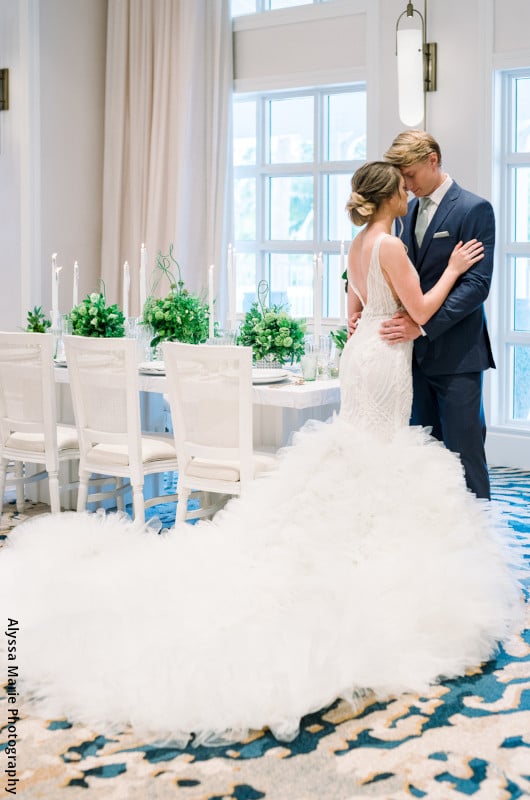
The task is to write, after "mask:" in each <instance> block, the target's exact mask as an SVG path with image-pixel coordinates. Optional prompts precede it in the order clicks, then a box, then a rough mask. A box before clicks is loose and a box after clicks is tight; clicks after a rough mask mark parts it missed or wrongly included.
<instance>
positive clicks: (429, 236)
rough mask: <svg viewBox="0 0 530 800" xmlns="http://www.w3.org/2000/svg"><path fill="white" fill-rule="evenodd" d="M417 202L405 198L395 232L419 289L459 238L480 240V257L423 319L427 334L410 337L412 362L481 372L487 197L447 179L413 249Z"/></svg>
mask: <svg viewBox="0 0 530 800" xmlns="http://www.w3.org/2000/svg"><path fill="white" fill-rule="evenodd" d="M418 206H419V203H418V200H417V198H414V199H413V200H412V201H411V202H410V203H409V208H408V212H407V216H406V217H404V218H403V220H402V221H403V226H404V227H403V232H402V234H401V238H402V240H403V242H404V244H405V246H406V247H407V251H408V255H409V258H410V259H411V261H412V263H413V264H414V266H415V267H416V269H417V271H418V274H419V276H420V284H421V288H422V290H423V292H426V291H428V290H429V289H430V288H431V287H432V286H433V285H434V284H435V283H436V281H437V280H438V278H439V277H440V275H441V274H442V272H443V270H444V269H445V267H446V266H447V263H448V261H449V257H450V255H451V252H452V250H453V248H454V246H455V245H456V244H457V243H458V242H459V241H463V242H467V241H468V240H469V239H478V240H479V241H481V242H482V243H483V244H484V258H482V259H481V261H479V262H478V263H477V264H475V265H474V266H473V267H471V269H470V270H469V271H468V272H467V273H466V274H465V275H462V276H461V277H460V278H459V279H458V281H457V283H456V284H455V286H454V287H453V289H452V291H451V293H450V294H449V296H448V297H447V299H446V300H445V302H444V304H443V305H442V307H441V308H440V309H439V310H438V311H437V312H436V314H434V315H433V316H432V317H431V318H430V320H429V321H428V322H426V323H425V325H423V329H424V331H425V332H426V334H427V335H426V336H422V337H420V338H418V339H416V340H415V342H414V356H415V359H416V362H417V363H418V364H419V365H420V366H421V369H422V370H423V371H424V372H425V373H426V374H427V375H452V374H457V373H463V372H481V371H482V370H485V369H488V368H489V367H495V362H494V360H493V354H492V352H491V344H490V339H489V335H488V329H487V323H486V315H485V312H484V305H483V303H484V301H485V300H486V298H487V296H488V293H489V290H490V285H491V277H492V272H493V250H494V247H495V217H494V214H493V208H492V206H491V204H490V203H489V202H488V201H487V200H484V199H483V198H481V197H478V196H477V195H475V194H472V193H471V192H468V191H466V190H465V189H462V188H461V187H460V186H458V184H456V183H454V182H453V183H452V184H451V186H450V188H449V190H448V191H447V192H446V194H445V196H444V198H443V200H442V202H441V203H440V205H439V207H438V208H437V210H436V213H435V214H434V217H433V218H432V220H431V222H430V224H429V227H428V228H427V230H426V232H425V236H424V239H423V242H422V245H421V248H419V249H418V245H417V243H416V236H415V234H414V228H415V225H416V217H417V215H418Z"/></svg>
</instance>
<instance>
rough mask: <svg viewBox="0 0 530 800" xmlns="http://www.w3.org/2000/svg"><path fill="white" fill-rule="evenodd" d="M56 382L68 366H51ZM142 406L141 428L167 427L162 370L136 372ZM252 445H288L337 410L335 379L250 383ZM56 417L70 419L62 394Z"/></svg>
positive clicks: (66, 379)
mask: <svg viewBox="0 0 530 800" xmlns="http://www.w3.org/2000/svg"><path fill="white" fill-rule="evenodd" d="M55 380H56V383H58V384H68V383H69V375H68V368H67V367H64V366H56V367H55ZM139 387H140V392H141V393H142V395H143V396H141V406H142V426H143V427H144V429H145V430H151V431H163V430H165V429H167V427H168V424H167V423H168V418H169V405H168V402H167V398H166V396H165V395H166V392H167V381H166V376H165V374H163V373H160V374H145V373H142V372H140V374H139ZM252 397H253V401H254V409H253V410H254V414H253V418H254V419H253V425H254V446H255V447H256V448H259V449H262V450H270V451H274V450H277V449H278V448H279V447H282V446H284V445H286V444H288V442H289V439H290V438H291V435H292V433H293V432H294V431H296V430H298V429H299V428H300V427H301V426H302V425H303V424H304V422H306V421H307V420H308V419H319V420H322V421H325V420H326V419H329V417H331V416H332V415H333V413H334V412H336V411H338V409H339V405H340V387H339V380H338V378H329V379H322V380H316V381H312V382H305V383H302V382H300V379H299V377H298V376H297V375H296V373H289V375H288V377H287V378H286V379H285V380H284V381H281V382H278V383H266V384H254V385H253V388H252ZM59 416H60V418H61V419H62V421H64V422H72V421H73V417H71V411H70V410H69V407H68V398H67V397H65V396H64V393H62V395H61V397H60V400H59Z"/></svg>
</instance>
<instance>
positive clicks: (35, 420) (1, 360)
mask: <svg viewBox="0 0 530 800" xmlns="http://www.w3.org/2000/svg"><path fill="white" fill-rule="evenodd" d="M53 348H54V338H53V336H52V335H51V334H46V333H24V332H21V333H12V332H1V333H0V497H1V498H2V500H3V497H4V492H5V487H6V483H11V484H14V485H15V486H16V489H17V510H18V511H23V509H24V486H25V485H26V484H31V483H34V482H35V481H38V480H41V479H43V478H46V477H47V478H48V485H49V494H50V508H51V511H52V513H54V514H56V513H58V512H59V511H60V510H61V502H60V491H61V490H65V489H71V488H72V487H73V486H74V484H72V483H66V482H65V483H63V484H62V485H60V481H59V465H60V464H61V463H62V462H65V461H73V460H77V459H78V458H79V443H78V438H77V432H76V429H75V427H74V426H72V425H61V424H57V411H56V393H55V380H54V373H53V369H54V367H53ZM27 464H34V465H40V466H43V467H44V469H40V470H39V469H37V471H35V472H33V473H31V472H27V471H26V465H27ZM11 468H13V469H14V475H13V477H10V478H7V470H8V469H11Z"/></svg>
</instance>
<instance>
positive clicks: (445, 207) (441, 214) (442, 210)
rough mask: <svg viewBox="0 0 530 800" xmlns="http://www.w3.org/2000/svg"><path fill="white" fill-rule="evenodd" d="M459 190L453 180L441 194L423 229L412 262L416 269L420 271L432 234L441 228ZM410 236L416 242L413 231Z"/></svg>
mask: <svg viewBox="0 0 530 800" xmlns="http://www.w3.org/2000/svg"><path fill="white" fill-rule="evenodd" d="M461 191H462V190H461V189H460V186H458V184H456V183H455V182H454V181H453V183H452V184H451V186H450V187H449V189H448V190H447V192H446V193H445V195H444V196H443V198H442V202H441V203H440V205H439V206H438V208H437V209H436V212H435V214H434V217H433V218H432V219H431V221H430V223H429V227H428V228H427V230H426V231H425V236H424V237H423V242H422V245H421V247H420V249H419V251H417V255H416V260H415V262H414V263H415V264H416V269H417V270H418V272H421V265H422V263H423V260H424V258H425V254H426V253H427V251H428V249H429V246H430V244H431V242H432V239H433V236H434V234H435V233H436V232H437V231H439V230H442V229H443V225H444V222H445V220H446V218H447V216H448V214H450V212H451V211H452V210H453V208H454V204H455V202H456V200H457V199H458V196H459V195H460V192H461ZM416 216H417V211H416V214H415V216H414V219H416ZM414 224H416V223H415V222H414ZM411 238H413V239H414V243H416V237H415V236H414V233H413V231H412V232H411Z"/></svg>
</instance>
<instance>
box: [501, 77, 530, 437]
mask: <svg viewBox="0 0 530 800" xmlns="http://www.w3.org/2000/svg"><path fill="white" fill-rule="evenodd" d="M496 77H497V85H498V87H499V96H498V104H497V105H498V107H497V109H496V111H497V119H498V120H501V124H500V125H499V126H498V127H497V130H496V139H497V142H496V147H495V152H496V154H497V175H496V178H497V181H496V183H497V203H496V205H497V209H498V215H497V216H498V219H497V243H496V245H497V246H496V250H497V268H496V277H495V283H494V285H495V308H494V313H493V315H492V317H493V320H494V330H495V341H496V361H497V370H496V376H495V379H494V386H495V389H494V392H493V396H492V401H493V402H492V417H493V424H494V426H495V427H496V428H499V429H504V430H505V431H507V432H511V433H521V434H524V435H528V434H530V420H521V419H513V400H514V398H513V387H514V374H513V370H514V361H513V347H514V346H515V345H524V346H529V347H530V331H516V330H514V302H515V285H514V284H515V270H514V262H515V259H516V258H529V259H530V242H517V241H515V233H514V231H515V225H514V219H515V213H516V209H515V208H514V199H515V192H514V186H513V176H514V167H528V168H530V152H523V153H519V152H516V151H515V146H514V142H515V135H514V122H515V116H514V114H515V112H514V83H515V79H516V78H520V77H528V78H530V67H528V68H517V69H506V70H499V71H498V73H497V76H496Z"/></svg>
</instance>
